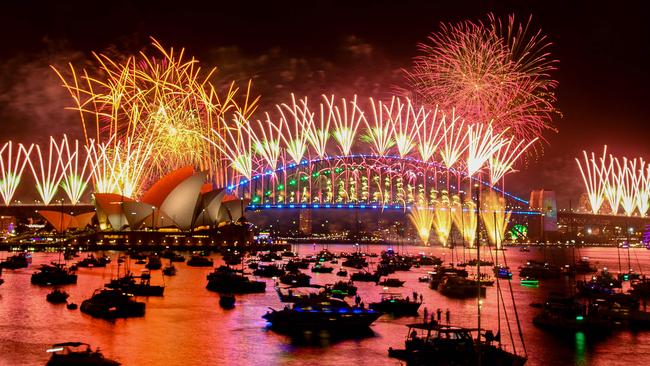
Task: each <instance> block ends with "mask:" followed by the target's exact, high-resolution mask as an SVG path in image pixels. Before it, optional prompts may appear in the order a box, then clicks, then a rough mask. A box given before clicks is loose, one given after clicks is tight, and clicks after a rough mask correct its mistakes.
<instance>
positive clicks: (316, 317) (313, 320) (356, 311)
mask: <svg viewBox="0 0 650 366" xmlns="http://www.w3.org/2000/svg"><path fill="white" fill-rule="evenodd" d="M380 316H381V313H380V312H378V311H375V310H372V309H365V308H360V307H352V306H350V305H349V304H348V303H347V302H345V301H343V300H340V299H336V298H328V299H322V298H316V299H313V300H312V299H309V300H306V301H303V302H297V303H295V304H293V307H289V306H286V307H285V308H284V309H282V310H274V309H271V310H270V311H269V312H267V313H266V314H265V315H264V316H262V318H264V319H266V321H268V322H269V323H270V324H271V327H272V328H275V329H282V330H306V329H328V330H332V331H337V330H340V331H342V330H362V329H365V328H367V327H369V326H370V325H371V324H372V323H373V322H374V321H375V320H377V318H379V317H380Z"/></svg>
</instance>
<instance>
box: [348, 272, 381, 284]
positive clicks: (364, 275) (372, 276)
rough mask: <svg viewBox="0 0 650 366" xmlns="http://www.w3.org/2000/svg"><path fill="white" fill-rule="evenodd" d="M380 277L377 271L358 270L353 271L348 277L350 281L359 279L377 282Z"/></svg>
mask: <svg viewBox="0 0 650 366" xmlns="http://www.w3.org/2000/svg"><path fill="white" fill-rule="evenodd" d="M380 277H381V276H380V275H379V274H378V273H370V272H368V271H359V272H356V273H353V274H352V276H350V279H351V280H352V281H360V282H378V281H379V278H380Z"/></svg>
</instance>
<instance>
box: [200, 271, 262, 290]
mask: <svg viewBox="0 0 650 366" xmlns="http://www.w3.org/2000/svg"><path fill="white" fill-rule="evenodd" d="M207 279H208V284H207V286H206V288H207V289H208V290H210V291H216V292H220V293H233V294H248V293H257V292H264V291H266V282H263V281H251V280H250V279H249V278H248V277H246V276H244V275H243V274H242V273H239V272H237V271H235V270H234V269H232V268H230V267H227V266H221V267H219V268H216V269H215V270H214V271H213V272H212V273H210V274H208V276H207Z"/></svg>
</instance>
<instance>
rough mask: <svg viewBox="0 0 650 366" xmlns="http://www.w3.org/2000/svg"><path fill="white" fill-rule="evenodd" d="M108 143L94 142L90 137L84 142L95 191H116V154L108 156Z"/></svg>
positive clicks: (109, 144)
mask: <svg viewBox="0 0 650 366" xmlns="http://www.w3.org/2000/svg"><path fill="white" fill-rule="evenodd" d="M109 146H112V144H111V143H110V140H109V143H105V142H104V143H99V144H98V143H96V142H95V140H94V139H90V140H89V141H88V143H87V144H86V146H85V147H86V155H87V156H88V159H89V160H90V162H91V166H92V168H91V177H92V179H91V180H92V183H93V191H94V192H97V193H116V192H117V181H116V177H115V169H114V168H113V167H114V166H115V159H116V158H117V156H115V155H114V154H112V158H111V157H109V153H108V150H109Z"/></svg>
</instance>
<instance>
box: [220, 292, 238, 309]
mask: <svg viewBox="0 0 650 366" xmlns="http://www.w3.org/2000/svg"><path fill="white" fill-rule="evenodd" d="M235 300H236V299H235V295H233V294H219V306H221V307H222V308H224V309H233V308H234V307H235Z"/></svg>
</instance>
